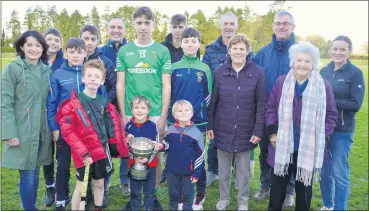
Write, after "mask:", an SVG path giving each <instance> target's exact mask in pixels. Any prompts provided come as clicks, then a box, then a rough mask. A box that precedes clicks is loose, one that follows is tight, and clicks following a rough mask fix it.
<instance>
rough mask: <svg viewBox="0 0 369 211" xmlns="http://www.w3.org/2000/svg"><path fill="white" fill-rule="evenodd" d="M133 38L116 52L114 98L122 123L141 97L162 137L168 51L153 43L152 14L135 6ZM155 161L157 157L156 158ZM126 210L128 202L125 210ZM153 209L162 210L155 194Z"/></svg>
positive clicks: (168, 69) (168, 87) (150, 11)
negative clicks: (131, 106)
mask: <svg viewBox="0 0 369 211" xmlns="http://www.w3.org/2000/svg"><path fill="white" fill-rule="evenodd" d="M133 20H134V26H133V27H134V29H135V32H136V39H135V40H134V41H133V42H129V43H128V44H126V45H124V46H123V47H121V48H120V49H119V52H118V58H117V72H118V73H117V77H118V78H117V99H118V104H119V109H120V114H121V116H122V119H123V120H124V122H125V123H127V122H128V119H129V118H130V117H131V116H132V113H131V111H130V109H129V102H130V101H131V100H132V99H133V98H134V97H135V96H137V95H144V96H145V97H147V98H148V99H149V101H150V104H151V109H150V117H151V120H152V121H153V122H155V123H156V125H157V127H158V130H159V135H160V136H161V137H162V136H163V134H164V130H165V124H166V120H167V116H168V106H169V102H170V86H171V84H170V74H171V71H172V68H171V61H170V54H169V51H168V49H167V48H166V47H165V46H163V45H161V44H160V43H158V42H156V41H155V40H153V37H152V32H153V30H154V26H155V21H154V20H155V16H154V12H153V11H152V10H151V9H150V8H149V7H138V8H137V9H136V10H135V12H134V13H133ZM158 159H159V157H158ZM160 173H161V166H160V162H159V163H158V166H157V168H156V175H157V181H156V188H158V187H159V184H160ZM125 208H127V209H130V208H129V203H128V204H127V206H126V207H125ZM154 210H163V207H162V206H161V204H160V202H159V200H158V198H157V196H156V195H155V202H154Z"/></svg>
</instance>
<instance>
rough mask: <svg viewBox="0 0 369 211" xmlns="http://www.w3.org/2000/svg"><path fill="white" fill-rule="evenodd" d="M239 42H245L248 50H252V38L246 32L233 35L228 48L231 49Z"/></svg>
mask: <svg viewBox="0 0 369 211" xmlns="http://www.w3.org/2000/svg"><path fill="white" fill-rule="evenodd" d="M238 43H245V45H246V48H247V51H250V49H251V42H250V39H249V38H248V37H247V36H246V35H244V34H236V35H233V37H231V39H229V41H228V46H227V49H228V50H230V49H231V48H232V46H233V45H236V44H238Z"/></svg>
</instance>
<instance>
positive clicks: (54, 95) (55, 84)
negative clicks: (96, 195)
mask: <svg viewBox="0 0 369 211" xmlns="http://www.w3.org/2000/svg"><path fill="white" fill-rule="evenodd" d="M66 57H67V59H66V60H65V62H64V64H63V65H62V66H61V68H60V69H58V70H55V71H54V72H53V73H52V75H51V77H50V85H51V86H50V91H49V95H48V99H47V117H48V122H49V126H50V130H51V131H52V133H53V140H54V142H56V145H57V148H56V160H57V164H58V165H57V167H56V210H65V206H66V205H67V204H69V202H70V197H69V185H68V184H69V178H70V163H71V152H70V147H69V145H68V144H67V143H66V142H65V140H64V139H63V138H62V137H61V136H60V132H59V130H60V127H59V124H58V123H57V122H56V121H55V115H56V113H57V111H58V109H59V107H60V105H61V104H62V103H63V102H64V100H66V99H69V97H70V93H71V91H72V89H73V90H75V91H77V92H78V93H80V92H81V91H82V90H83V89H84V84H83V83H82V76H81V72H82V64H83V60H84V59H85V57H86V45H85V42H84V41H83V40H82V39H79V38H75V37H72V38H69V39H68V40H67V43H66ZM99 93H100V94H101V95H103V96H105V95H106V94H105V88H104V87H103V86H101V87H100V88H99Z"/></svg>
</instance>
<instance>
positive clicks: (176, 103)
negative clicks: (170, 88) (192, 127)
mask: <svg viewBox="0 0 369 211" xmlns="http://www.w3.org/2000/svg"><path fill="white" fill-rule="evenodd" d="M184 105H186V106H188V107H189V108H190V109H191V111H192V113H193V107H192V104H191V103H190V102H188V101H187V100H177V101H176V102H175V103H174V104H173V107H172V114H173V115H174V114H175V112H176V111H177V110H178V108H179V107H181V106H184Z"/></svg>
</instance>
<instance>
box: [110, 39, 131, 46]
mask: <svg viewBox="0 0 369 211" xmlns="http://www.w3.org/2000/svg"><path fill="white" fill-rule="evenodd" d="M125 44H127V40H126V38H123V39H122V40H121V41H120V42H119V45H118V48H120V47H122V46H123V45H125ZM108 45H109V47H111V48H115V42H114V41H112V40H108Z"/></svg>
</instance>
